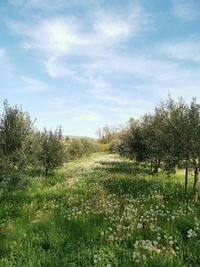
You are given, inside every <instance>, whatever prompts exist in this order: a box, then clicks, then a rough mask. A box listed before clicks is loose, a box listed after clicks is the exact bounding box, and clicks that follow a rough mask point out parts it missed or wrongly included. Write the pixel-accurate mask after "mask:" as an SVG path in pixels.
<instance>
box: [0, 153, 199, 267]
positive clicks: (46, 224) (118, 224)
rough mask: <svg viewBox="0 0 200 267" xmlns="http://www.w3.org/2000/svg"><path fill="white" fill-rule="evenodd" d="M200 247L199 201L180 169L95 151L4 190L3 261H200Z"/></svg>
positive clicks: (80, 265)
mask: <svg viewBox="0 0 200 267" xmlns="http://www.w3.org/2000/svg"><path fill="white" fill-rule="evenodd" d="M191 180H192V179H191ZM189 192H190V188H189ZM199 251H200V208H199V203H198V202H197V203H193V202H192V201H191V196H190V194H188V196H185V194H184V175H183V173H182V171H178V172H177V174H176V175H172V176H168V175H167V174H165V173H163V172H160V173H158V174H157V175H154V176H150V175H149V167H148V166H142V165H137V164H136V163H134V162H132V161H129V160H127V159H124V158H121V157H120V156H118V155H114V154H105V153H95V154H92V155H91V156H90V157H86V158H83V159H81V160H76V161H72V162H70V163H66V164H65V165H64V166H63V167H62V168H61V169H59V170H57V171H56V172H55V173H54V174H51V175H48V176H47V177H44V176H43V175H42V173H40V172H36V171H31V170H29V171H27V173H26V175H25V176H24V178H23V180H22V182H21V183H20V185H19V186H18V189H17V190H15V191H10V192H7V193H5V194H2V195H1V198H0V266H1V267H11V266H12V267H13V266H19V267H21V266H27V267H39V266H45V267H51V266H52V267H56V266H59V267H61V266H62V267H63V266H66V267H90V266H97V267H111V266H112V267H131V266H152V267H153V266H159V267H161V266H174V267H178V266H181V267H182V266H199V264H200V254H199Z"/></svg>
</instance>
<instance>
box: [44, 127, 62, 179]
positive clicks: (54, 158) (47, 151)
mask: <svg viewBox="0 0 200 267" xmlns="http://www.w3.org/2000/svg"><path fill="white" fill-rule="evenodd" d="M63 142H64V141H63V138H62V130H61V128H58V129H56V130H55V131H54V132H53V131H52V130H50V131H47V130H46V129H45V130H44V132H43V133H42V134H41V154H40V155H39V159H40V161H41V164H42V166H43V167H44V169H45V173H46V174H48V173H49V171H52V170H53V169H55V168H57V167H60V166H61V165H62V164H63V163H64V156H65V150H64V144H63Z"/></svg>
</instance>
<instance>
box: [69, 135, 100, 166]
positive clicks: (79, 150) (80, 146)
mask: <svg viewBox="0 0 200 267" xmlns="http://www.w3.org/2000/svg"><path fill="white" fill-rule="evenodd" d="M98 150H99V147H98V144H97V143H96V142H94V141H93V140H91V139H89V138H86V137H85V138H84V137H82V138H73V139H71V140H68V141H66V159H67V160H68V161H69V160H74V159H79V158H81V157H83V156H89V155H90V154H91V153H94V152H97V151H98Z"/></svg>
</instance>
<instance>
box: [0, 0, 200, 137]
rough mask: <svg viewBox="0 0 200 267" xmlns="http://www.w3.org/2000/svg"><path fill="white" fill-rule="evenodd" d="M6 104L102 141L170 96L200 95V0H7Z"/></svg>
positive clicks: (1, 8) (1, 56)
mask: <svg viewBox="0 0 200 267" xmlns="http://www.w3.org/2000/svg"><path fill="white" fill-rule="evenodd" d="M0 21H1V27H0V36H1V38H0V66H1V67H0V68H1V71H0V81H1V87H2V88H1V91H0V100H1V105H0V110H2V106H3V105H2V104H3V101H4V99H7V100H8V102H9V104H10V105H15V104H16V105H22V107H23V110H24V111H27V112H28V113H29V114H30V116H31V117H32V118H33V119H34V118H36V119H37V121H36V124H35V125H36V127H37V128H39V129H43V128H44V127H46V128H56V127H57V126H58V125H62V128H63V131H64V135H65V136H68V135H73V136H88V137H91V138H96V134H95V132H96V130H97V129H98V128H101V127H103V126H104V125H120V124H125V123H126V122H127V121H128V120H129V118H130V117H134V118H139V117H140V116H142V115H143V114H144V113H149V112H152V111H153V110H154V107H155V105H157V104H158V103H159V102H160V100H161V99H165V98H166V97H167V95H168V94H171V96H172V97H173V98H178V97H183V98H184V99H185V100H186V101H189V100H191V99H192V97H196V98H197V100H200V91H199V88H200V76H199V70H200V64H199V63H200V48H199V47H200V46H199V45H200V34H199V26H200V2H199V1H198V0H187V1H186V0H167V1H158V0H155V1H149V0H140V1H139V0H133V1H131V0H126V1H123V3H122V2H121V1H117V0H115V1H114V0H112V1H109V3H108V2H107V1H103V0H99V1H95V0H88V1H84V2H83V1H81V0H69V1H67V2H66V1H64V0H57V1H53V0H52V1H50V0H46V1H41V0H29V1H28V0H7V1H3V3H1V4H0Z"/></svg>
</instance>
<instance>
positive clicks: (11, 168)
mask: <svg viewBox="0 0 200 267" xmlns="http://www.w3.org/2000/svg"><path fill="white" fill-rule="evenodd" d="M33 135H34V129H33V122H32V121H31V118H30V116H29V114H28V113H25V112H23V111H22V109H21V108H19V107H17V106H14V107H10V106H9V104H8V102H7V101H5V102H4V112H3V114H2V115H1V117H0V173H1V177H0V183H1V188H4V189H5V188H6V187H9V186H11V185H16V184H17V183H18V182H19V180H20V177H21V175H22V173H23V170H24V169H25V168H26V166H27V165H28V164H29V163H30V161H31V160H32V158H33V157H34V153H30V151H31V149H30V147H31V146H30V145H31V138H32V136H33Z"/></svg>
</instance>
